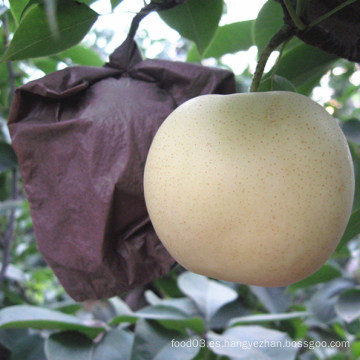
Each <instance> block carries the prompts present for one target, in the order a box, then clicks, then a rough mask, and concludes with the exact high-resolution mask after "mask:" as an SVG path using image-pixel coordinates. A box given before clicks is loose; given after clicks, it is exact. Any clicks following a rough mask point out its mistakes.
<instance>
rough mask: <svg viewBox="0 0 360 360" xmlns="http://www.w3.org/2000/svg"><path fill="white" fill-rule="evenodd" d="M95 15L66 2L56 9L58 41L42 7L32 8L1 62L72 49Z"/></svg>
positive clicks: (83, 6) (86, 8)
mask: <svg viewBox="0 0 360 360" xmlns="http://www.w3.org/2000/svg"><path fill="white" fill-rule="evenodd" d="M97 16H98V14H97V13H96V12H95V11H93V10H91V9H90V8H89V7H87V6H86V5H84V4H81V3H78V2H75V1H72V0H68V1H66V2H60V3H59V4H58V9H57V20H58V27H59V35H58V37H54V36H53V34H52V33H51V30H50V28H49V26H48V23H47V18H46V13H45V10H44V7H43V6H41V5H35V6H33V7H32V8H30V9H29V10H28V11H27V12H26V14H25V15H24V17H23V19H22V20H21V23H20V24H19V27H18V28H17V30H16V31H15V33H14V37H13V39H12V41H11V42H10V45H9V48H8V49H7V51H6V53H5V54H4V56H3V57H2V59H1V60H2V61H8V60H21V59H27V58H31V57H41V56H46V55H51V54H55V53H58V52H60V51H63V50H65V49H68V48H70V47H71V46H74V45H75V44H77V43H78V42H80V41H81V39H82V38H83V37H84V36H85V35H86V34H87V32H88V31H89V30H90V28H91V26H92V25H93V23H94V22H95V20H96V19H97Z"/></svg>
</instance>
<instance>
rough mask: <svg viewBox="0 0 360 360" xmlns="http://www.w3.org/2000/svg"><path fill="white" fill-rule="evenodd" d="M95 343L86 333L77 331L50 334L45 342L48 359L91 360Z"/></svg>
mask: <svg viewBox="0 0 360 360" xmlns="http://www.w3.org/2000/svg"><path fill="white" fill-rule="evenodd" d="M93 346H94V343H93V342H92V340H91V339H89V338H88V337H87V336H85V335H84V334H81V333H79V332H76V331H67V332H60V333H55V334H52V335H50V336H49V337H48V338H47V340H46V343H45V353H46V357H47V359H48V360H69V359H76V360H90V359H91V357H90V356H91V353H92V350H93Z"/></svg>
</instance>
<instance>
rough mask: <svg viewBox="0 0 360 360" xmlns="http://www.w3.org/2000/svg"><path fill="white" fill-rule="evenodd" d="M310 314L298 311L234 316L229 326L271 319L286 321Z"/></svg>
mask: <svg viewBox="0 0 360 360" xmlns="http://www.w3.org/2000/svg"><path fill="white" fill-rule="evenodd" d="M307 316H309V313H308V312H307V311H297V312H292V313H283V314H259V315H249V316H241V317H238V318H234V319H232V320H231V321H230V323H229V326H237V325H240V324H246V323H257V322H269V321H286V320H292V319H298V318H304V317H307Z"/></svg>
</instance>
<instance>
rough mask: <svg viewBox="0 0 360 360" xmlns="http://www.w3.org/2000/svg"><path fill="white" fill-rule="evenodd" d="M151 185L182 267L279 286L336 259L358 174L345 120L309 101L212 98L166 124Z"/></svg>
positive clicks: (155, 216)
mask: <svg viewBox="0 0 360 360" xmlns="http://www.w3.org/2000/svg"><path fill="white" fill-rule="evenodd" d="M144 191H145V200H146V206H147V209H148V212H149V215H150V219H151V221H152V224H153V226H154V228H155V231H156V233H157V235H158V236H159V238H160V240H161V241H162V243H163V244H164V246H165V247H166V248H167V250H168V251H169V252H170V254H171V255H172V256H173V257H174V258H175V259H176V260H177V261H178V262H179V263H180V264H181V265H183V266H184V267H185V268H187V269H188V270H190V271H193V272H196V273H199V274H203V275H206V276H210V277H214V278H217V279H222V280H227V281H234V282H238V283H243V284H251V285H259V286H270V287H272V286H283V285H288V284H292V283H294V282H297V281H299V280H301V279H304V278H305V277H307V276H309V275H311V274H312V273H314V272H315V271H316V270H318V269H319V268H320V267H321V266H322V265H323V264H324V263H325V262H326V261H327V259H328V258H329V257H330V256H331V254H332V253H333V251H334V250H335V248H336V246H337V244H338V242H339V240H340V239H341V236H342V235H343V233H344V230H345V228H346V225H347V223H348V220H349V217H350V214H351V209H352V202H353V195H354V172H353V164H352V160H351V155H350V152H349V148H348V145H347V141H346V139H345V137H344V135H343V133H342V131H341V129H340V127H339V125H338V124H337V122H336V120H335V119H334V118H333V117H332V116H330V115H329V114H328V113H327V112H326V111H325V109H323V108H322V107H321V106H320V105H318V104H316V103H315V102H313V101H312V100H310V99H309V98H307V97H305V96H302V95H299V94H295V93H291V92H267V93H249V94H233V95H204V96H200V97H197V98H194V99H192V100H190V101H188V102H186V103H184V104H182V105H181V106H180V107H178V108H177V109H176V110H175V111H174V112H172V113H171V114H170V115H169V116H168V118H167V119H166V120H165V121H164V123H163V124H162V126H161V127H160V129H159V130H158V132H157V134H156V136H155V138H154V140H153V143H152V145H151V148H150V151H149V154H148V158H147V162H146V166H145V174H144Z"/></svg>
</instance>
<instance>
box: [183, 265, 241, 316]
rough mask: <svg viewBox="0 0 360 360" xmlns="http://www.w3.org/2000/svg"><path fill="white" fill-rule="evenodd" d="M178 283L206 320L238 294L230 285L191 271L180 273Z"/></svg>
mask: <svg viewBox="0 0 360 360" xmlns="http://www.w3.org/2000/svg"><path fill="white" fill-rule="evenodd" d="M178 284H179V288H180V290H181V291H182V292H183V293H184V294H185V295H187V296H189V297H190V298H191V299H193V300H194V302H195V303H196V305H197V306H198V308H199V309H200V310H201V312H202V313H203V314H204V315H205V318H206V320H207V321H210V319H211V318H212V317H213V316H214V315H215V313H216V312H217V311H218V310H219V309H220V308H221V307H223V306H224V305H226V304H227V303H229V302H231V301H234V300H235V299H236V298H237V296H238V295H237V293H236V291H235V290H233V289H231V288H230V287H228V286H226V285H223V284H221V283H219V282H217V281H214V280H209V279H208V278H207V277H205V276H202V275H197V274H194V273H191V272H185V273H182V274H181V275H180V276H179V279H178Z"/></svg>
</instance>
